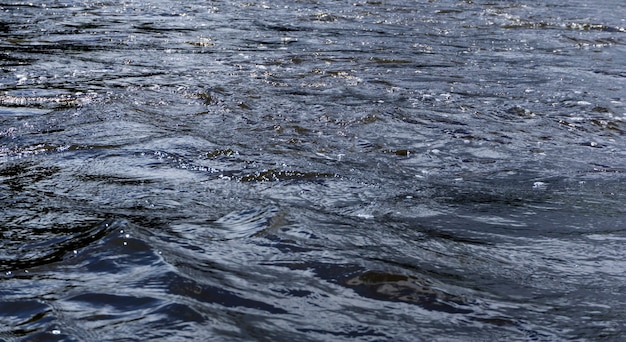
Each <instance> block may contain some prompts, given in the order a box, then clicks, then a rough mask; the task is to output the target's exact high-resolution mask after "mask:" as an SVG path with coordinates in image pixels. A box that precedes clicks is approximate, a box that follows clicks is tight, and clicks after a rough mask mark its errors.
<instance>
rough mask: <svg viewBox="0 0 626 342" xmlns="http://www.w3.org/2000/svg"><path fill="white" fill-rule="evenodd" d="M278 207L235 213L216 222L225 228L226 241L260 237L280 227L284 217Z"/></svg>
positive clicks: (223, 234) (224, 236) (223, 236)
mask: <svg viewBox="0 0 626 342" xmlns="http://www.w3.org/2000/svg"><path fill="white" fill-rule="evenodd" d="M279 213H280V211H279V209H278V208H277V207H276V206H273V205H270V206H265V207H259V208H253V209H245V210H238V211H233V212H231V213H229V214H227V215H226V216H224V217H221V218H220V219H218V220H217V221H216V223H218V224H219V225H220V226H222V227H223V228H224V231H223V233H222V238H224V239H226V240H231V239H237V238H245V237H252V236H258V235H260V234H262V233H264V232H266V231H268V230H271V229H274V228H277V227H278V226H280V222H281V218H282V215H280V214H279Z"/></svg>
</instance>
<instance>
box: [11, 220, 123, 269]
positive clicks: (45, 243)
mask: <svg viewBox="0 0 626 342" xmlns="http://www.w3.org/2000/svg"><path fill="white" fill-rule="evenodd" d="M125 225H126V221H124V220H118V219H108V220H105V221H103V222H101V223H100V224H98V225H97V226H95V227H93V228H91V229H87V230H84V231H81V232H78V233H74V234H70V235H62V234H54V235H53V236H51V237H50V238H48V239H45V240H37V241H32V242H27V243H23V244H22V245H21V246H19V247H18V248H11V251H12V252H11V253H7V252H6V251H5V252H2V253H0V271H1V272H7V273H9V274H10V272H12V271H13V270H22V269H29V268H32V267H36V266H41V265H46V264H50V263H54V262H57V261H61V260H63V259H64V258H66V257H67V255H68V254H71V253H73V252H74V251H76V250H77V249H80V248H83V247H85V246H88V245H90V244H92V243H93V242H95V241H98V240H100V239H102V238H103V237H104V236H106V235H108V234H109V233H110V232H112V231H114V230H117V229H120V227H123V226H125Z"/></svg>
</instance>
